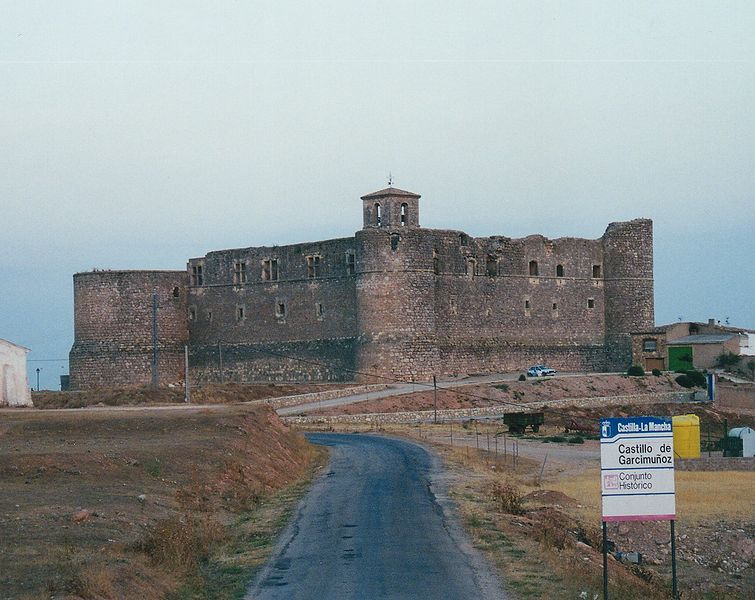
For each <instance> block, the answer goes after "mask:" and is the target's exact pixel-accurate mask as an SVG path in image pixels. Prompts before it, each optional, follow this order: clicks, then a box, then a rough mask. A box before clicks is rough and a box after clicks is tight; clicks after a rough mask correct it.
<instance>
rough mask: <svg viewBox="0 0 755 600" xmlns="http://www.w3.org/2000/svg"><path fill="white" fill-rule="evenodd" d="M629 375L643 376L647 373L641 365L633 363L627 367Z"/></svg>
mask: <svg viewBox="0 0 755 600" xmlns="http://www.w3.org/2000/svg"><path fill="white" fill-rule="evenodd" d="M627 375H629V376H630V377H642V376H644V375H645V369H643V368H642V367H641V366H640V365H632V366H631V367H629V368H628V369H627Z"/></svg>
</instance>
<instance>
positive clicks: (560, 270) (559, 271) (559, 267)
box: [556, 265, 564, 277]
mask: <svg viewBox="0 0 755 600" xmlns="http://www.w3.org/2000/svg"><path fill="white" fill-rule="evenodd" d="M563 276H564V265H556V277H563Z"/></svg>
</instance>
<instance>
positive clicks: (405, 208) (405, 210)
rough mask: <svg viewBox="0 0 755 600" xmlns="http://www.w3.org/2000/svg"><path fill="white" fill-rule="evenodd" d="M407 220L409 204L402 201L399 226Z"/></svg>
mask: <svg viewBox="0 0 755 600" xmlns="http://www.w3.org/2000/svg"><path fill="white" fill-rule="evenodd" d="M408 222H409V205H408V204H407V203H406V202H404V203H403V204H402V205H401V227H403V226H404V225H406V224H407V223H408Z"/></svg>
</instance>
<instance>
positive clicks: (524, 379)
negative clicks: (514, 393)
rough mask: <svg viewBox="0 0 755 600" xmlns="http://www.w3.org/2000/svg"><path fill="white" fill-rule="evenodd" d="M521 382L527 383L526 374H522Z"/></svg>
mask: <svg viewBox="0 0 755 600" xmlns="http://www.w3.org/2000/svg"><path fill="white" fill-rule="evenodd" d="M519 381H527V376H526V375H525V374H524V373H522V374H521V375H520V376H519Z"/></svg>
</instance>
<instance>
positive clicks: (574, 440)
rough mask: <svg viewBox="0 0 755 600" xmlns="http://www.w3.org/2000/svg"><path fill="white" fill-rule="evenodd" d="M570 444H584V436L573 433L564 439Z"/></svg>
mask: <svg viewBox="0 0 755 600" xmlns="http://www.w3.org/2000/svg"><path fill="white" fill-rule="evenodd" d="M566 441H567V442H569V443H570V444H584V443H585V438H583V437H582V436H581V435H575V436H572V437H570V438H569V439H568V440H566Z"/></svg>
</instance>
